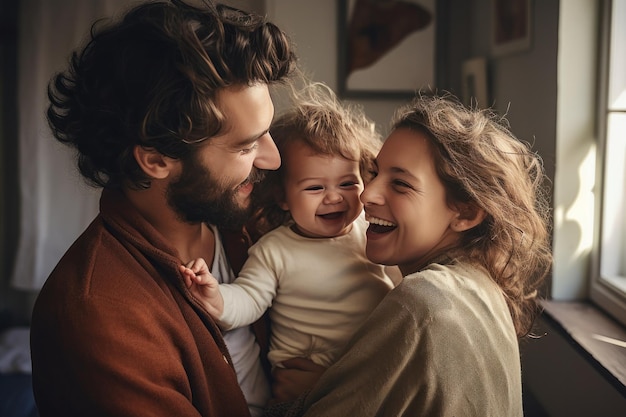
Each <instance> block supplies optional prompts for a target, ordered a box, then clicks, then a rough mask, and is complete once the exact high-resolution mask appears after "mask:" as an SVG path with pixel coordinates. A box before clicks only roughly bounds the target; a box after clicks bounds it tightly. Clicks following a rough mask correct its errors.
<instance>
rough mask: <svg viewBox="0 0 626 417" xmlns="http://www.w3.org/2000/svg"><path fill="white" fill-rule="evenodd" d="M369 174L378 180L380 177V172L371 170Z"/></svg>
mask: <svg viewBox="0 0 626 417" xmlns="http://www.w3.org/2000/svg"><path fill="white" fill-rule="evenodd" d="M367 173H368V174H370V175H371V176H372V178H376V177H377V176H378V171H374V170H369V171H367Z"/></svg>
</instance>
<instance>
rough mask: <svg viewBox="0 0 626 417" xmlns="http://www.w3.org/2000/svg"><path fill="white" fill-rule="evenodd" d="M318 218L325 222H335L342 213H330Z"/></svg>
mask: <svg viewBox="0 0 626 417" xmlns="http://www.w3.org/2000/svg"><path fill="white" fill-rule="evenodd" d="M318 216H320V217H321V218H323V219H326V220H335V219H338V218H340V217H341V216H343V211H335V212H332V213H326V214H319V215H318Z"/></svg>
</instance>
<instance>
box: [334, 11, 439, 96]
mask: <svg viewBox="0 0 626 417" xmlns="http://www.w3.org/2000/svg"><path fill="white" fill-rule="evenodd" d="M337 3H338V13H337V16H338V43H339V45H338V48H337V50H338V54H339V55H338V90H339V91H338V92H339V95H340V96H341V97H345V98H411V97H413V96H415V93H416V92H417V91H418V90H420V89H426V88H428V89H435V88H436V87H437V79H436V78H437V49H438V48H437V27H438V25H437V0H338V2H337Z"/></svg>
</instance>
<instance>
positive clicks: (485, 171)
mask: <svg viewBox="0 0 626 417" xmlns="http://www.w3.org/2000/svg"><path fill="white" fill-rule="evenodd" d="M392 127H393V128H409V129H413V130H417V131H420V132H422V133H425V134H426V136H427V137H428V138H429V139H430V141H431V142H432V144H433V145H434V149H435V152H434V153H433V154H434V155H435V167H436V170H437V173H438V176H439V178H440V179H441V180H442V182H443V184H444V185H445V187H446V190H447V198H448V200H449V202H450V203H453V202H473V203H474V204H476V205H477V206H478V207H480V208H482V209H483V210H484V211H485V212H486V213H487V216H486V218H485V220H484V221H483V222H482V223H481V224H480V225H478V226H476V227H474V228H472V229H470V230H468V231H466V232H464V234H463V235H462V238H461V242H460V244H459V246H458V247H457V248H456V249H455V250H454V251H453V255H454V256H455V257H463V258H465V259H468V260H469V261H470V262H472V263H475V264H478V265H481V266H483V267H485V268H486V269H487V271H488V272H489V273H490V275H491V277H492V278H493V279H494V280H495V282H496V283H497V284H498V285H499V286H500V288H501V289H502V291H503V293H504V295H505V298H506V301H507V304H508V307H509V310H510V312H511V316H512V317H513V322H514V324H515V329H516V332H517V334H518V336H520V337H522V336H526V335H528V334H529V333H530V331H531V329H532V324H533V321H534V318H535V316H536V314H537V313H538V311H539V310H538V302H537V299H538V289H539V287H540V285H541V282H542V280H543V279H544V278H545V277H546V275H547V274H548V272H549V270H550V267H551V265H552V253H551V247H550V238H549V231H550V224H551V223H550V210H549V201H548V196H547V189H546V185H547V180H546V176H545V174H544V170H543V164H542V160H541V159H540V157H539V156H538V155H536V154H535V153H534V152H532V151H531V146H530V145H529V144H528V143H524V142H521V141H519V140H518V139H517V138H516V137H515V136H514V135H513V134H512V133H511V131H510V130H509V126H508V123H507V122H506V120H505V119H504V118H503V117H500V116H498V115H497V114H496V113H495V112H493V111H492V110H490V109H482V110H481V109H477V108H468V107H466V106H464V105H463V104H461V103H460V102H459V101H458V99H456V98H455V97H454V96H452V95H450V94H445V93H444V94H443V95H439V96H437V95H431V94H426V93H422V94H419V95H418V96H417V97H416V98H415V99H414V100H413V101H412V102H411V103H410V104H408V105H406V106H404V107H402V108H400V109H398V110H397V112H396V114H395V116H394V119H393V121H392Z"/></svg>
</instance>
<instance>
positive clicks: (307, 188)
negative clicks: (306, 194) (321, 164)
mask: <svg viewBox="0 0 626 417" xmlns="http://www.w3.org/2000/svg"><path fill="white" fill-rule="evenodd" d="M323 189H324V187H322V186H321V185H311V186H310V187H306V188H305V190H306V191H319V190H323Z"/></svg>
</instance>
